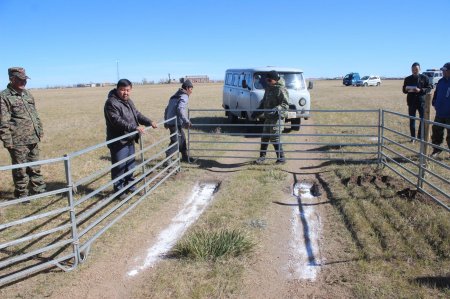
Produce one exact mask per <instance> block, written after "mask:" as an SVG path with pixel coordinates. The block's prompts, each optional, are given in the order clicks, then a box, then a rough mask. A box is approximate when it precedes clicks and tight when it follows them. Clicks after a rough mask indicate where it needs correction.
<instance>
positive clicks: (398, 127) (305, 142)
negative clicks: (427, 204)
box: [188, 109, 450, 211]
mask: <svg viewBox="0 0 450 299" xmlns="http://www.w3.org/2000/svg"><path fill="white" fill-rule="evenodd" d="M228 111H239V112H241V111H243V110H239V109H231V110H226V112H228ZM264 111H267V110H260V112H261V113H262V112H264ZM223 113H224V110H223V109H190V111H189V117H190V119H191V120H192V122H193V126H192V129H190V130H189V132H188V143H189V146H188V148H189V155H190V157H191V158H193V159H199V160H202V159H203V160H207V159H213V160H214V159H218V158H232V159H243V160H246V162H247V163H249V162H251V161H254V160H256V158H257V157H258V153H259V151H260V150H259V145H260V144H261V141H260V137H261V136H263V135H266V136H267V135H274V134H263V133H262V132H261V131H262V128H263V127H264V126H265V125H264V123H263V122H250V121H246V120H241V121H238V122H237V123H230V122H229V121H228V120H227V118H225V117H223ZM310 114H311V115H312V117H313V118H314V120H315V123H308V124H301V125H300V126H301V129H300V130H299V131H296V129H298V127H296V126H295V125H294V126H293V125H291V124H289V123H286V124H285V126H284V131H283V133H282V134H280V136H279V137H280V143H282V144H283V146H284V147H285V151H284V152H285V154H286V160H287V161H289V160H318V161H327V162H336V163H377V164H379V165H382V166H385V167H388V168H389V169H390V170H392V171H393V172H394V173H395V174H396V175H398V176H400V177H401V178H402V179H404V180H406V181H407V182H409V183H411V184H412V185H414V186H415V187H416V188H417V190H419V191H420V192H423V193H425V194H427V195H429V196H430V197H431V198H432V199H433V200H434V201H436V202H437V203H438V204H440V205H441V206H443V207H444V208H445V209H447V210H448V211H450V181H449V175H448V174H449V170H450V165H449V162H450V160H449V159H448V155H449V152H450V151H449V149H448V148H444V147H442V146H438V145H434V144H432V143H431V142H429V141H428V140H427V139H417V138H413V139H412V138H411V137H410V136H409V134H407V133H405V132H404V131H405V129H406V128H409V127H408V122H409V120H410V119H414V120H416V121H420V120H421V119H420V118H416V117H410V116H408V115H404V114H400V113H397V112H393V111H389V110H382V109H379V110H311V111H310ZM354 114H358V115H359V116H358V119H360V120H363V121H361V123H354V122H353V121H352V119H353V117H352V116H353V115H354ZM279 125H280V126H281V124H279ZM427 126H429V127H431V126H437V127H441V128H442V129H445V130H450V126H448V125H444V124H441V123H435V122H432V121H428V120H422V122H421V125H420V129H421V131H422V136H425V127H427ZM305 131H306V132H305ZM427 149H439V150H441V151H442V154H441V156H442V158H443V159H436V158H432V157H430V156H429V155H428V154H427ZM306 155H307V157H306ZM445 156H447V158H445ZM267 159H268V160H270V159H272V160H274V159H276V155H275V151H274V150H272V154H271V155H269V157H268V158H267ZM288 163H289V162H288Z"/></svg>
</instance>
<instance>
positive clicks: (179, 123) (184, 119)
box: [164, 80, 194, 164]
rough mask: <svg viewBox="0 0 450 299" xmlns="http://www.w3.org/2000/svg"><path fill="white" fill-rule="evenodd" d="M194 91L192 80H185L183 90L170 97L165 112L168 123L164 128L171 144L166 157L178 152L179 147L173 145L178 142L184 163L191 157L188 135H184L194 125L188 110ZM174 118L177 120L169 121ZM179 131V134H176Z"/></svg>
mask: <svg viewBox="0 0 450 299" xmlns="http://www.w3.org/2000/svg"><path fill="white" fill-rule="evenodd" d="M193 89H194V86H193V85H192V82H191V81H190V80H185V81H184V82H183V84H182V85H181V88H180V89H178V91H177V92H176V93H175V94H174V95H173V96H171V97H170V99H169V103H168V104H167V107H166V110H165V111H164V120H165V121H166V123H165V124H164V127H165V128H166V129H169V131H170V144H169V149H168V150H167V151H166V157H169V156H171V155H172V154H173V153H175V152H176V151H177V147H176V146H172V145H173V144H175V143H176V142H177V140H178V146H179V149H180V152H181V156H182V161H184V162H189V157H188V153H187V145H186V135H185V134H184V131H183V128H190V127H191V125H192V124H191V121H190V120H189V118H188V116H187V113H186V110H187V108H188V102H189V96H190V95H191V94H192V90H193ZM173 117H176V120H175V119H172V120H169V119H171V118H173ZM177 127H178V128H177ZM177 129H178V134H175V132H176V131H177ZM177 135H178V136H177ZM170 146H172V147H170ZM166 164H168V163H166Z"/></svg>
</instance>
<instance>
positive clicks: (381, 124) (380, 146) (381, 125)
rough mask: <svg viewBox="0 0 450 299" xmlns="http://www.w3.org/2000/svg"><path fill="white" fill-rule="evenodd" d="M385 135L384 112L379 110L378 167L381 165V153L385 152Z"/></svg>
mask: <svg viewBox="0 0 450 299" xmlns="http://www.w3.org/2000/svg"><path fill="white" fill-rule="evenodd" d="M383 134H384V112H383V109H378V165H379V164H380V163H381V159H382V158H381V157H382V155H381V152H382V151H383V136H384V135H383Z"/></svg>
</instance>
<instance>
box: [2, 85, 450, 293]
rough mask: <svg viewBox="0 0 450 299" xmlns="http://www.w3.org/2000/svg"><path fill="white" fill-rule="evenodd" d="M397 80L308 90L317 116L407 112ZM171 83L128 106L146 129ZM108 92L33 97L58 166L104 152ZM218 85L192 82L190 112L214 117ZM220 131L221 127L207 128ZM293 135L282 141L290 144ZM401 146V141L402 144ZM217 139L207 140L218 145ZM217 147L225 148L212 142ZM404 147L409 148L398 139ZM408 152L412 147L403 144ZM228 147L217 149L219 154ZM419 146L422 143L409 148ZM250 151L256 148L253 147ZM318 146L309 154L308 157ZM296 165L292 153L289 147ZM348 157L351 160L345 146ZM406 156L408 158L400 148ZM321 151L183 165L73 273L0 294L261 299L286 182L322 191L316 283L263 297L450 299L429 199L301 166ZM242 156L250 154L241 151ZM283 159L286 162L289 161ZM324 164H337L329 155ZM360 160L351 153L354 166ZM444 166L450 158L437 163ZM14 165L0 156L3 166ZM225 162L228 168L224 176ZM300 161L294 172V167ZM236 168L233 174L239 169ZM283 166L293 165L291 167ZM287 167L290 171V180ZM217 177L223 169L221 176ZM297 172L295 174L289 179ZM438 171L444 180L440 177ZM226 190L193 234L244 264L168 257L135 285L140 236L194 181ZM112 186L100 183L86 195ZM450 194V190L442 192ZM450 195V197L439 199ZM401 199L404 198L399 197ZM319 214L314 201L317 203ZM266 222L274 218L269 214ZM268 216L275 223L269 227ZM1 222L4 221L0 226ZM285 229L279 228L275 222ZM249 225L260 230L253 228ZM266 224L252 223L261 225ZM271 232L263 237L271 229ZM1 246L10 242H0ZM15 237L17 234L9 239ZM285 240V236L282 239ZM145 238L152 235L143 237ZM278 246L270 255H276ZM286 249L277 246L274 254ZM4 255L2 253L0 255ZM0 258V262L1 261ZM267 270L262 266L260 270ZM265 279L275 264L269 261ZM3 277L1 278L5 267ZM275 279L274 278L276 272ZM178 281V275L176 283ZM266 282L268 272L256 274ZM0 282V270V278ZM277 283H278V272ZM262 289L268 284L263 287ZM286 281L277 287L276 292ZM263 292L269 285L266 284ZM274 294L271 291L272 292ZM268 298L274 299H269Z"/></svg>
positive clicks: (387, 183)
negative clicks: (279, 160) (298, 178)
mask: <svg viewBox="0 0 450 299" xmlns="http://www.w3.org/2000/svg"><path fill="white" fill-rule="evenodd" d="M401 84H402V82H401V81H394V80H393V81H384V82H383V83H382V85H381V86H380V87H368V88H363V87H359V88H357V87H344V86H343V85H342V83H341V82H340V81H316V82H315V85H314V89H313V90H312V91H311V98H312V106H311V107H312V109H339V110H341V109H375V110H377V109H381V108H382V109H389V110H392V111H396V112H400V113H406V112H407V107H406V97H405V95H404V94H403V93H402V92H401ZM177 88H178V85H147V86H135V87H134V88H133V94H132V98H133V100H134V101H135V103H136V106H137V107H138V109H139V110H140V111H141V112H142V113H144V114H145V115H147V116H149V117H150V118H152V119H153V120H158V121H159V120H161V119H162V116H163V111H164V108H165V105H166V103H167V100H168V98H169V97H170V95H171V94H173V93H174V92H175V91H176V89H177ZM109 89H110V88H77V89H62V90H33V91H32V93H33V94H34V96H35V98H36V99H37V106H38V110H39V112H40V116H41V119H42V121H43V124H44V131H45V138H44V140H43V141H42V144H41V145H42V146H41V157H42V158H43V159H46V158H54V157H58V156H61V155H63V154H66V153H71V152H74V151H78V150H81V149H83V148H86V147H89V146H92V145H95V144H97V143H101V142H103V141H104V139H105V124H104V117H103V104H104V101H105V99H106V95H107V93H108V91H109ZM221 99H222V85H221V84H198V85H196V86H195V88H194V93H193V95H192V97H191V99H190V108H194V109H195V108H197V109H208V108H211V109H220V108H221V101H222V100H221ZM193 121H194V123H195V122H196V121H197V122H200V121H202V122H205V121H210V122H211V121H214V122H216V121H218V122H219V123H220V122H225V116H224V114H223V113H222V112H214V113H210V114H208V116H207V117H205V116H198V117H197V116H193ZM377 121H378V118H372V115H371V114H370V113H362V114H359V113H347V114H344V115H342V114H337V113H315V114H314V115H313V117H312V118H311V120H309V121H306V122H304V124H313V123H314V124H327V123H328V124H348V123H351V124H361V125H364V124H376V123H377ZM387 121H389V125H390V126H392V128H395V129H396V130H399V131H401V132H403V133H404V134H406V135H408V131H409V129H408V120H407V119H401V118H392V119H390V120H387ZM307 128H308V130H309V131H314V132H319V133H327V132H333V133H342V134H348V133H352V134H355V133H357V134H361V132H364V131H367V130H366V129H365V128H340V127H336V128H331V129H330V128H321V127H317V128H316V127H306V126H305V127H303V128H302V129H301V130H300V133H301V132H303V131H304V130H305V129H307ZM211 130H212V131H215V132H221V130H223V128H220V130H219V129H218V128H212V129H211ZM293 133H294V132H290V133H289V134H293ZM167 134H168V133H167V131H166V130H165V129H164V128H158V129H156V130H151V131H150V132H149V133H148V134H147V135H146V136H145V142H146V143H148V144H150V143H152V141H154V140H158V139H159V138H162V137H163V136H166V135H167ZM286 138H287V139H286V140H290V139H289V138H292V140H301V141H308V140H310V141H311V140H314V141H323V142H336V141H339V138H337V139H336V138H335V139H333V138H331V139H330V138H326V137H322V138H313V137H306V138H303V137H286ZM400 139H401V138H400ZM213 140H214V139H213ZM215 140H230V139H229V138H228V137H227V136H218V137H216V139H215ZM399 141H400V142H402V143H405V142H406V141H405V140H399ZM408 146H409V147H410V145H408ZM231 147H232V146H231V145H226V146H224V147H223V152H218V153H216V154H222V153H227V154H230V153H233V152H230V151H229V152H227V150H230V148H231ZM412 147H415V148H418V145H417V144H415V145H412ZM252 148H253V149H257V148H258V146H257V145H254V146H253V147H252ZM313 148H314V147H313ZM286 149H287V150H288V151H289V150H291V151H292V153H291V154H290V156H291V157H294V154H295V153H294V151H295V150H296V148H295V147H294V146H287V147H286ZM346 150H348V151H353V150H355V151H356V150H357V148H356V147H347V148H346ZM398 150H399V151H401V152H402V153H404V154H405V155H410V156H411V157H412V155H411V154H410V153H408V151H406V150H404V149H402V148H399V149H398ZM108 154H109V153H108V151H107V150H106V149H100V150H97V151H94V152H92V153H90V154H88V155H84V156H83V157H80V158H79V159H78V160H76V161H75V162H74V171H75V172H74V175H75V177H76V178H81V177H83V176H85V175H87V174H89V173H91V172H92V171H96V170H98V169H101V168H103V167H106V166H107V165H108V164H109V163H110V162H109V160H108V159H107V156H108ZM323 155H324V154H323V153H318V154H315V153H313V151H311V153H306V154H305V155H304V156H302V157H303V158H304V159H305V161H303V160H298V161H292V166H291V167H289V166H286V167H280V166H273V165H272V164H267V165H264V166H261V167H259V166H258V167H257V166H253V165H248V164H245V163H243V164H239V163H238V162H247V161H246V160H243V161H242V160H236V161H233V160H231V161H228V162H227V160H226V159H217V161H210V160H208V161H204V160H203V162H201V163H197V164H192V165H187V164H184V163H183V165H182V172H181V173H180V174H178V175H177V176H175V177H174V178H173V179H171V180H170V181H168V182H166V183H165V184H163V185H161V187H159V188H158V189H157V190H156V191H155V192H154V193H152V195H151V196H149V197H148V198H147V199H146V200H145V201H143V202H142V204H141V205H140V206H138V208H137V209H135V210H133V211H132V212H131V213H130V215H129V216H127V217H125V218H124V219H122V220H121V221H119V222H118V223H116V224H115V225H114V226H113V227H112V228H111V229H110V230H109V231H108V232H107V233H105V234H104V235H103V236H102V237H101V238H100V239H98V240H97V241H96V242H95V243H94V244H93V246H92V248H91V253H90V255H89V257H88V259H87V261H86V263H84V264H82V265H81V266H80V267H79V268H78V269H77V270H75V271H73V272H70V273H62V272H61V271H57V270H52V271H48V272H45V273H41V274H39V275H35V276H33V277H31V278H28V279H24V280H22V281H19V282H17V283H14V284H11V285H8V286H6V287H3V288H0V296H1V297H2V298H43V297H50V298H60V297H62V296H64V297H69V298H78V297H85V298H229V297H231V298H256V297H261V294H262V293H261V291H259V292H258V290H255V287H254V286H253V287H252V286H251V284H252V283H255V281H258V279H263V278H259V277H252V275H253V273H255V272H254V271H255V270H254V269H255V265H256V264H258V263H264V259H266V258H268V257H271V256H270V255H268V254H267V253H265V251H266V250H268V248H271V246H270V245H269V244H270V242H273V240H274V239H276V238H275V237H274V236H273V235H272V234H271V231H272V229H271V225H272V222H271V221H272V220H273V215H272V213H273V212H272V211H273V210H274V205H273V199H274V198H286V197H287V194H288V193H289V192H290V188H291V186H292V173H294V174H298V175H301V174H303V173H306V172H308V174H309V175H314V176H315V178H316V180H317V182H319V183H320V185H321V189H322V191H323V193H324V194H323V197H322V198H321V202H320V205H322V206H323V210H321V211H322V212H323V214H322V215H321V217H322V218H323V219H324V229H323V232H322V235H323V236H322V245H323V247H324V249H323V255H324V257H323V265H322V266H323V267H322V268H323V269H322V273H321V274H320V277H319V279H318V280H317V281H315V282H308V281H301V280H291V281H288V282H285V281H283V279H282V278H280V277H277V278H276V279H274V280H273V281H270V280H269V281H267V282H268V283H267V284H266V285H264V286H261V289H264V290H265V291H266V293H265V294H266V297H268V298H275V294H277V293H275V291H280V292H281V293H279V294H277V295H276V297H278V295H279V296H281V297H278V298H282V297H284V298H285V297H290V298H297V297H300V298H303V297H308V296H310V297H317V298H330V297H335V298H340V297H342V298H344V297H354V298H448V297H449V296H450V270H449V269H450V237H449V235H450V234H449V232H450V220H449V217H448V215H449V214H448V212H447V211H445V210H444V209H443V208H442V207H440V206H438V205H437V204H435V203H433V202H432V201H430V199H429V198H427V197H426V196H422V195H420V194H410V193H408V192H409V190H412V189H413V186H412V185H410V184H408V183H406V182H405V181H404V180H402V179H401V178H400V177H398V176H397V175H395V173H394V172H392V171H391V170H389V169H387V168H378V167H377V165H376V164H368V163H362V164H361V163H338V162H332V161H331V162H330V161H328V162H327V161H317V162H313V161H306V160H307V159H308V158H313V157H320V156H322V157H323ZM246 156H255V157H256V156H257V154H256V153H247V154H246ZM288 157H289V154H288ZM329 157H340V156H339V154H331V155H330V156H329ZM355 157H356V158H362V157H366V156H364V155H358V154H354V155H350V158H355ZM441 161H442V162H443V163H447V165H448V164H449V162H448V158H447V159H446V157H443V158H442V160H441ZM8 162H9V156H8V154H7V152H6V150H0V164H1V165H7V164H8ZM226 163H234V164H235V165H234V167H229V166H228V165H227V164H226ZM294 163H295V164H294ZM238 164H239V165H240V166H239V167H236V165H238ZM288 164H291V162H289V163H288ZM287 168H289V169H290V170H286V169H287ZM217 169H220V170H222V171H217ZM291 169H293V170H291ZM435 170H436V172H438V173H441V174H442V175H443V176H444V177H447V178H448V177H449V176H448V172H445V170H443V169H440V168H438V167H436V169H435ZM43 174H44V176H45V178H46V180H47V181H48V182H49V186H50V188H56V187H58V186H61V185H62V184H64V180H65V178H64V173H63V169H62V167H61V165H58V164H54V165H53V164H52V165H48V166H44V167H43ZM207 179H215V180H220V181H221V182H222V184H221V187H220V190H219V192H218V193H217V194H216V195H215V198H214V201H213V203H212V204H211V205H210V206H209V207H208V209H207V211H206V212H205V213H204V214H203V215H202V216H201V217H200V219H199V220H198V221H197V223H196V224H195V225H194V227H192V228H191V229H190V230H189V231H188V235H187V237H189V235H190V233H193V232H198V231H212V232H214V231H219V230H220V229H224V228H225V229H230V230H242V231H244V232H245V233H246V234H247V235H248V236H249V238H250V239H251V240H252V242H255V244H256V247H255V249H254V250H253V251H251V252H250V253H247V254H245V255H243V256H237V257H227V258H223V259H217V260H190V259H166V260H164V261H162V262H161V263H160V264H159V265H157V266H156V267H154V268H151V269H150V270H148V271H146V273H143V274H142V276H141V277H140V278H138V279H136V280H133V281H131V280H130V279H128V278H126V277H124V275H125V274H124V273H125V272H126V270H127V269H128V268H129V265H130V264H131V263H132V259H133V257H134V256H135V254H136V252H137V253H142V252H145V249H146V248H147V247H148V245H149V240H147V238H155V237H156V236H157V234H158V232H159V231H160V230H161V229H162V228H164V226H165V225H167V223H168V221H169V220H170V218H171V217H172V216H170V215H172V214H173V213H172V212H173V211H175V210H176V209H177V207H178V206H179V205H180V203H181V202H182V199H183V198H184V197H185V196H186V195H187V194H188V193H189V192H190V188H191V186H193V185H194V183H195V182H196V181H198V180H207ZM106 180H108V177H107V176H105V177H104V178H103V181H102V180H100V181H98V182H96V183H94V184H93V185H91V186H89V187H90V188H95V187H96V186H98V185H99V184H101V183H102V182H104V181H106ZM442 187H443V188H444V189H443V190H447V191H446V192H449V191H448V190H449V186H448V185H447V186H445V185H444V186H442ZM445 188H447V189H445ZM405 190H406V191H405ZM12 191H13V189H12V179H11V176H10V173H9V172H2V173H0V200H2V201H4V200H7V199H10V198H12ZM318 205H319V203H318ZM20 208H21V209H23V210H16V211H11V209H5V210H0V217H2V218H3V219H6V220H7V221H11V219H10V218H9V217H17V215H18V213H33V211H34V210H33V209H37V205H28V206H24V207H20ZM271 215H272V216H271ZM271 217H272V218H271ZM3 219H2V221H1V222H2V223H3V222H4V221H3ZM280 221H282V220H281V219H280ZM255 223H256V225H255ZM261 223H262V224H263V225H258V224H261ZM266 225H267V227H266ZM1 233H2V234H4V235H3V236H0V242H1V241H2V240H3V238H4V237H5V236H6V234H7V233H8V234H9V232H1ZM16 233H17V232H16ZM280 234H281V233H280ZM143 236H147V237H143ZM272 246H273V245H272ZM280 247H282V244H280ZM0 254H5V253H4V252H3V253H0ZM0 257H2V258H4V255H2V256H0ZM261 261H262V262H261ZM267 263H268V265H267V271H268V272H267V274H268V275H267V277H271V276H270V275H269V272H270V269H271V267H273V265H274V264H273V261H267ZM0 271H2V270H1V269H0ZM280 272H281V270H280ZM174 273H176V275H174ZM259 274H260V275H261V276H264V273H259ZM1 275H2V272H0V276H1ZM280 276H281V274H280ZM263 281H264V280H263ZM280 282H281V283H282V284H283V285H282V286H277V284H279V283H280ZM270 283H273V285H271V284H270ZM271 288H272V289H273V290H272V291H270V289H271ZM267 294H269V295H267Z"/></svg>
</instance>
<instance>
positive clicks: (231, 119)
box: [227, 111, 238, 124]
mask: <svg viewBox="0 0 450 299" xmlns="http://www.w3.org/2000/svg"><path fill="white" fill-rule="evenodd" d="M227 116H228V122H229V123H231V124H234V123H236V122H237V120H238V118H237V116H236V115H234V114H233V113H231V111H228V115H227Z"/></svg>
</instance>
